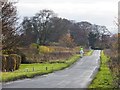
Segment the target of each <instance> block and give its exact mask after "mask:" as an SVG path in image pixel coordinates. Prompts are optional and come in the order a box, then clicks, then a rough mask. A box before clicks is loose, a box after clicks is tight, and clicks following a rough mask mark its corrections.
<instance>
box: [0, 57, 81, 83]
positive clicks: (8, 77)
mask: <svg viewBox="0 0 120 90" xmlns="http://www.w3.org/2000/svg"><path fill="white" fill-rule="evenodd" d="M79 57H80V55H74V56H72V57H71V58H69V59H67V60H63V61H64V62H56V63H55V62H54V63H41V64H40V63H36V64H21V66H20V69H19V70H16V71H14V72H3V73H2V78H1V79H0V81H2V82H7V81H14V80H17V79H22V78H32V77H34V76H37V75H43V74H47V73H52V72H53V71H57V70H61V69H64V68H66V67H68V66H70V65H71V64H73V63H74V62H76V61H77V60H78V59H79Z"/></svg>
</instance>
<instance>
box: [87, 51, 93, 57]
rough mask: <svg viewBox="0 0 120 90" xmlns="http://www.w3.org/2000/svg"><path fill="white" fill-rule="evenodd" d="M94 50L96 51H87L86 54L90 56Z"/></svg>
mask: <svg viewBox="0 0 120 90" xmlns="http://www.w3.org/2000/svg"><path fill="white" fill-rule="evenodd" d="M93 51H94V50H90V51H89V52H87V53H85V56H90V55H92V53H93Z"/></svg>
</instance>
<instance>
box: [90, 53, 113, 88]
mask: <svg viewBox="0 0 120 90" xmlns="http://www.w3.org/2000/svg"><path fill="white" fill-rule="evenodd" d="M108 61H109V58H108V57H107V56H106V55H105V54H104V52H103V51H102V52H101V65H100V71H99V72H98V74H97V75H96V77H95V79H94V80H93V81H92V84H91V85H90V86H89V88H112V87H113V78H112V75H111V72H110V69H109V67H108V64H107V62H108Z"/></svg>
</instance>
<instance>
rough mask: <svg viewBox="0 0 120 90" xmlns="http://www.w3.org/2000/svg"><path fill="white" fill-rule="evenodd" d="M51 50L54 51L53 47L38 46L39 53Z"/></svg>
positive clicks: (50, 51)
mask: <svg viewBox="0 0 120 90" xmlns="http://www.w3.org/2000/svg"><path fill="white" fill-rule="evenodd" d="M53 51H54V49H53V48H49V47H47V46H39V52H40V53H43V54H47V53H52V52H53Z"/></svg>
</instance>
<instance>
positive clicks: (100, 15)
mask: <svg viewBox="0 0 120 90" xmlns="http://www.w3.org/2000/svg"><path fill="white" fill-rule="evenodd" d="M118 1H119V0H18V3H17V4H16V6H17V8H18V15H19V17H20V18H21V19H22V18H23V17H25V16H28V17H31V16H33V15H35V14H36V13H37V12H39V11H40V10H42V9H49V10H53V11H54V12H55V13H57V15H58V17H62V18H66V19H69V20H75V21H76V22H81V21H88V22H90V23H92V24H97V25H104V26H106V27H107V28H108V29H109V30H110V31H111V32H112V33H117V26H116V25H115V21H117V17H118Z"/></svg>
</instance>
